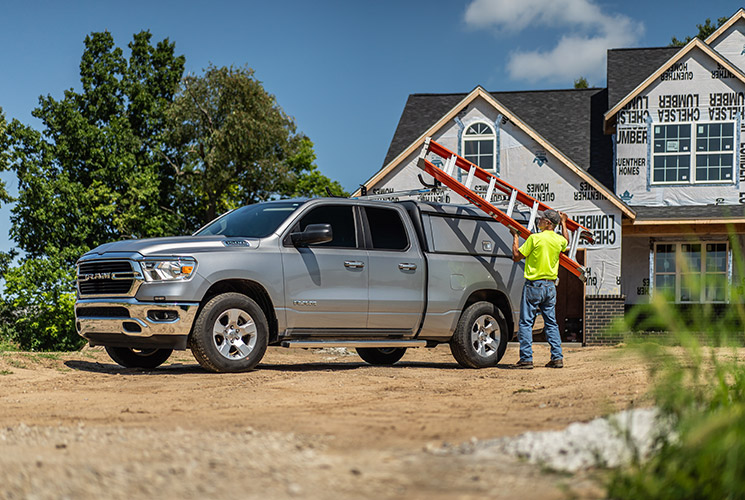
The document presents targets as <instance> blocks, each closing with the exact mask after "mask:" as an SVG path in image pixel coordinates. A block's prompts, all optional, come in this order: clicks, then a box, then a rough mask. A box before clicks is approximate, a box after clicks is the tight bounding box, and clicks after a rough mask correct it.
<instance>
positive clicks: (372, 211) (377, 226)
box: [365, 207, 409, 250]
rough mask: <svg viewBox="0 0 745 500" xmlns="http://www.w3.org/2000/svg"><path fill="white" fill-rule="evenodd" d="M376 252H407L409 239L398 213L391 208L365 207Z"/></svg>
mask: <svg viewBox="0 0 745 500" xmlns="http://www.w3.org/2000/svg"><path fill="white" fill-rule="evenodd" d="M365 213H366V214H367V222H368V224H369V226H370V235H371V237H372V247H373V249H374V250H406V249H407V248H408V247H409V239H408V238H407V236H406V228H405V227H404V223H403V221H402V220H401V217H400V216H399V215H398V212H396V211H395V210H391V209H390V208H376V207H365Z"/></svg>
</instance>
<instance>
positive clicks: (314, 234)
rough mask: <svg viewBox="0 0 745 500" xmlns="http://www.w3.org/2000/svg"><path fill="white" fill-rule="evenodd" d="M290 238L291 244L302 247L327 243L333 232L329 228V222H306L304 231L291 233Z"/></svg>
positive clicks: (332, 237)
mask: <svg viewBox="0 0 745 500" xmlns="http://www.w3.org/2000/svg"><path fill="white" fill-rule="evenodd" d="M290 239H292V244H293V245H295V246H296V247H304V246H307V245H317V244H319V243H327V242H329V241H331V240H333V239H334V234H333V231H332V230H331V224H308V226H307V227H306V228H305V231H303V232H300V233H291V234H290Z"/></svg>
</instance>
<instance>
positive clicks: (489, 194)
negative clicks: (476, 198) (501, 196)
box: [485, 177, 497, 203]
mask: <svg viewBox="0 0 745 500" xmlns="http://www.w3.org/2000/svg"><path fill="white" fill-rule="evenodd" d="M496 183H497V178H496V177H492V178H491V179H489V188H488V189H487V190H486V198H485V199H486V201H488V202H489V203H491V197H492V195H493V194H494V185H495V184H496Z"/></svg>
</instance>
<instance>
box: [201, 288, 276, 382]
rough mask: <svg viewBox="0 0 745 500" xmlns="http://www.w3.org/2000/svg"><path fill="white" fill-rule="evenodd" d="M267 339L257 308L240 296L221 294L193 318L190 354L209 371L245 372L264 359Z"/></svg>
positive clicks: (254, 303)
mask: <svg viewBox="0 0 745 500" xmlns="http://www.w3.org/2000/svg"><path fill="white" fill-rule="evenodd" d="M268 338H269V326H268V324H267V321H266V316H265V315H264V311H262V309H261V308H260V307H259V305H258V304H257V303H256V302H254V301H253V300H252V299H250V298H248V297H246V296H245V295H243V294H240V293H223V294H222V295H218V296H216V297H213V298H212V299H211V300H210V301H209V302H207V304H205V306H204V308H203V309H202V311H201V312H200V313H199V316H197V320H196V321H195V322H194V331H193V332H192V337H191V351H192V353H193V354H194V357H195V358H196V360H197V361H198V362H199V364H200V365H202V367H203V368H205V369H207V370H209V371H213V372H242V371H248V370H251V369H253V368H254V367H255V366H256V365H257V364H258V363H259V361H261V358H263V357H264V353H265V352H266V346H267V340H268Z"/></svg>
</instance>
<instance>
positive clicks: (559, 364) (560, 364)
mask: <svg viewBox="0 0 745 500" xmlns="http://www.w3.org/2000/svg"><path fill="white" fill-rule="evenodd" d="M546 368H564V358H559V359H552V360H551V361H549V362H548V363H546Z"/></svg>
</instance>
